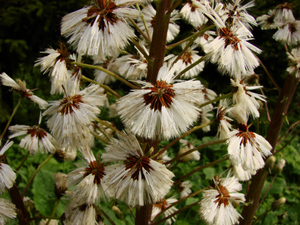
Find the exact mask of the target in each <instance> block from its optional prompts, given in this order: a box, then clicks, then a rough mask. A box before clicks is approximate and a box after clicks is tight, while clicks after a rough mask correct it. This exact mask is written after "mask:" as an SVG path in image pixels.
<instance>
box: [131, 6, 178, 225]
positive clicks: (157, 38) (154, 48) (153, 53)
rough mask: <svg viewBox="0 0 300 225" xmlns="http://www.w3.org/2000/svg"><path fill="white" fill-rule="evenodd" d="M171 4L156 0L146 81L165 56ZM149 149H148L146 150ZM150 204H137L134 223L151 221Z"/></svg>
mask: <svg viewBox="0 0 300 225" xmlns="http://www.w3.org/2000/svg"><path fill="white" fill-rule="evenodd" d="M171 6H172V0H161V1H158V2H157V9H156V15H155V23H154V26H153V36H152V43H151V47H150V53H149V60H148V73H147V78H146V81H147V82H151V83H152V84H155V83H156V78H157V74H158V71H159V69H160V68H161V67H162V65H163V63H164V58H165V48H166V42H167V32H168V27H169V20H170V14H167V12H168V11H169V9H170V8H171ZM153 142H154V143H155V145H152V143H151V142H150V141H148V147H147V148H149V147H150V148H151V147H154V151H155V152H156V151H157V143H158V142H157V138H156V140H153ZM150 145H151V146H150ZM147 151H149V150H147ZM151 212H152V204H149V205H145V206H139V207H137V209H136V217H135V224H136V225H147V224H149V223H150V221H151Z"/></svg>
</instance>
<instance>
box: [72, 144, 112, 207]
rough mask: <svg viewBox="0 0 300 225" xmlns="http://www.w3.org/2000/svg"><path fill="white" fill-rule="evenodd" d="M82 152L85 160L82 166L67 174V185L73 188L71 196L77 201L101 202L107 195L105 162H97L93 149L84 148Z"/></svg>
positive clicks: (87, 202) (86, 202)
mask: <svg viewBox="0 0 300 225" xmlns="http://www.w3.org/2000/svg"><path fill="white" fill-rule="evenodd" d="M81 153H82V155H83V158H84V160H85V162H84V163H83V165H82V167H79V168H77V169H75V170H74V171H72V172H70V173H69V174H68V175H67V185H68V187H69V188H71V190H72V194H71V198H72V199H76V202H77V203H85V204H95V203H99V201H100V200H103V199H104V198H105V196H106V195H105V191H106V189H107V188H106V184H105V181H104V176H105V175H106V169H105V167H104V165H103V163H99V162H97V160H96V159H95V156H94V154H93V152H92V151H91V149H89V148H83V149H81Z"/></svg>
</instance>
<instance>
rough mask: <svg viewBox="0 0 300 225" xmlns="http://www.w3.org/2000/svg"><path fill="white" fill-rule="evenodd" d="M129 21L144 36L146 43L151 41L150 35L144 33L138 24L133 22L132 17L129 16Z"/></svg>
mask: <svg viewBox="0 0 300 225" xmlns="http://www.w3.org/2000/svg"><path fill="white" fill-rule="evenodd" d="M129 21H130V22H131V23H132V25H133V26H134V27H135V29H137V30H138V32H139V33H140V34H141V35H142V36H143V37H144V38H145V40H146V41H147V42H148V43H151V38H149V37H150V35H149V37H148V35H147V34H145V33H144V32H143V31H142V30H141V28H139V26H138V25H137V24H136V23H135V22H134V20H133V19H131V18H129ZM148 32H149V31H148Z"/></svg>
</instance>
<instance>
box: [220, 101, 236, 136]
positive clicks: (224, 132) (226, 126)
mask: <svg viewBox="0 0 300 225" xmlns="http://www.w3.org/2000/svg"><path fill="white" fill-rule="evenodd" d="M229 111H230V109H229V100H228V99H223V100H221V101H220V103H219V106H218V108H217V116H216V118H217V122H218V133H217V136H218V137H219V139H221V140H222V139H227V138H229V135H230V132H231V129H232V125H231V123H230V122H231V121H232V119H231V118H230V117H228V116H226V114H227V113H228V112H229Z"/></svg>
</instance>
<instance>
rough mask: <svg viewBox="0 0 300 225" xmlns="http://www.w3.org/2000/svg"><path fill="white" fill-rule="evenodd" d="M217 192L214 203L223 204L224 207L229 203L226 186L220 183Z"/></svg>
mask: <svg viewBox="0 0 300 225" xmlns="http://www.w3.org/2000/svg"><path fill="white" fill-rule="evenodd" d="M218 192H219V194H218V195H217V196H216V198H217V199H216V200H215V203H218V207H220V206H221V204H224V207H226V206H228V205H229V201H228V198H229V197H230V195H229V191H228V190H227V188H226V187H224V186H222V185H220V186H219V188H218Z"/></svg>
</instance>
